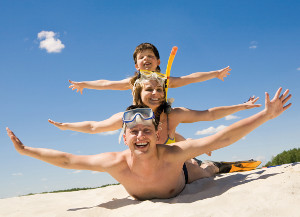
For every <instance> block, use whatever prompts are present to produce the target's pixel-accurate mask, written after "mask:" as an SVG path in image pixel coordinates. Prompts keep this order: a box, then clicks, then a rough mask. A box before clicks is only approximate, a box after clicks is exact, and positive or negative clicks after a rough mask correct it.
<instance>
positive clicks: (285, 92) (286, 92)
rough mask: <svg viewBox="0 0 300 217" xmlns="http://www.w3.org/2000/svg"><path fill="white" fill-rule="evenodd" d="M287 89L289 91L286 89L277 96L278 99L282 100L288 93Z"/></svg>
mask: <svg viewBox="0 0 300 217" xmlns="http://www.w3.org/2000/svg"><path fill="white" fill-rule="evenodd" d="M289 91H290V90H289V89H286V90H285V91H284V93H283V94H282V95H281V96H280V97H279V99H280V100H282V101H283V100H284V99H285V97H286V96H287V95H288V93H289Z"/></svg>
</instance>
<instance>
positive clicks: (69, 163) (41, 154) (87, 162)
mask: <svg viewBox="0 0 300 217" xmlns="http://www.w3.org/2000/svg"><path fill="white" fill-rule="evenodd" d="M6 131H7V134H8V136H9V138H10V139H11V141H12V142H13V144H14V146H15V149H16V150H17V151H18V152H19V153H20V154H21V155H26V156H29V157H33V158H36V159H38V160H41V161H44V162H47V163H49V164H52V165H54V166H58V167H62V168H65V169H78V170H94V171H99V172H104V171H105V168H108V167H111V166H112V164H113V163H112V161H113V160H114V159H115V158H116V156H115V155H116V153H113V152H111V153H102V154H98V155H86V156H84V155H82V156H80V155H73V154H69V153H66V152H61V151H57V150H53V149H46V148H32V147H28V146H25V145H24V144H23V143H22V142H21V141H20V140H19V139H18V137H16V136H15V134H14V133H13V132H12V131H11V130H10V129H9V128H6Z"/></svg>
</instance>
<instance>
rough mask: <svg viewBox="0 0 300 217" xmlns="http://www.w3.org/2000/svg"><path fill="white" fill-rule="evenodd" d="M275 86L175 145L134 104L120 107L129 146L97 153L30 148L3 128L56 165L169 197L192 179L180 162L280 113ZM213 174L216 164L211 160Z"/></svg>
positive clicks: (28, 151) (137, 194)
mask: <svg viewBox="0 0 300 217" xmlns="http://www.w3.org/2000/svg"><path fill="white" fill-rule="evenodd" d="M281 91H282V88H279V89H278V90H277V92H276V94H275V96H274V98H273V99H272V100H271V101H270V98H269V94H268V93H266V98H265V109H264V110H262V111H260V112H258V113H256V114H255V115H253V116H251V117H248V118H245V119H243V120H240V121H238V122H236V123H234V124H232V125H230V126H229V127H227V128H225V129H223V130H222V131H220V132H218V133H216V134H215V135H211V136H208V137H205V138H201V139H195V140H186V141H182V142H177V143H174V144H173V145H170V146H166V145H159V144H156V141H157V139H158V134H157V124H156V123H155V121H154V115H153V112H152V110H151V109H149V108H136V109H131V110H128V111H126V112H124V115H123V122H124V125H125V131H124V135H123V138H124V142H125V144H126V145H127V146H128V148H129V149H127V150H125V151H122V152H109V153H102V154H97V155H89V156H79V155H73V154H69V153H64V152H60V151H56V150H51V149H44V148H32V147H28V146H24V145H23V143H22V142H21V141H20V140H19V139H18V138H17V137H16V136H15V135H14V133H13V132H12V131H11V130H10V129H8V128H7V133H8V136H9V137H10V139H11V140H12V142H13V143H14V146H15V148H16V150H17V151H18V152H19V153H20V154H22V155H27V156H30V157H33V158H37V159H39V160H42V161H45V162H47V163H50V164H53V165H55V166H58V167H62V168H66V169H77V170H93V171H99V172H108V173H109V174H110V175H111V176H113V177H114V178H115V179H116V180H117V181H118V182H120V183H121V184H122V185H123V186H124V188H125V189H126V190H127V192H128V193H129V194H130V195H131V196H133V197H134V198H136V199H139V200H147V199H154V198H171V197H174V196H176V195H178V194H179V193H180V192H181V191H182V190H183V189H184V187H185V185H186V184H187V183H191V182H193V181H195V180H196V179H194V178H193V177H195V176H196V177H198V176H197V175H195V174H193V172H194V171H193V170H192V171H189V170H188V169H187V168H186V166H185V165H184V162H185V161H186V160H188V159H191V158H194V157H196V156H199V155H201V154H204V153H207V152H209V151H213V150H216V149H220V148H223V147H226V146H229V145H231V144H232V143H234V142H236V141H238V140H239V139H241V138H243V137H244V136H245V135H247V134H248V133H250V132H251V131H253V130H254V129H255V128H257V127H258V126H260V125H262V124H263V123H265V122H267V121H269V120H271V119H273V118H275V117H277V116H279V115H280V114H282V113H283V111H285V110H286V109H288V108H289V107H290V106H291V103H289V104H288V105H286V106H285V104H286V103H287V101H288V100H289V99H290V98H291V95H290V94H289V95H288V92H289V91H288V90H286V91H285V92H284V93H283V94H282V95H280V93H281ZM211 168H212V169H214V170H215V173H218V172H219V169H218V167H217V166H214V165H211Z"/></svg>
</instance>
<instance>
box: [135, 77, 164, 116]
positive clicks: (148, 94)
mask: <svg viewBox="0 0 300 217" xmlns="http://www.w3.org/2000/svg"><path fill="white" fill-rule="evenodd" d="M141 99H142V102H143V103H144V104H145V105H146V106H148V107H149V108H151V109H152V110H153V111H155V110H156V109H157V108H158V107H159V106H160V105H161V104H162V102H163V101H164V100H165V93H164V89H163V87H162V86H161V85H160V84H159V83H158V82H157V81H155V80H149V81H145V82H143V89H142V91H141Z"/></svg>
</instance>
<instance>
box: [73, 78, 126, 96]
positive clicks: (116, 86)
mask: <svg viewBox="0 0 300 217" xmlns="http://www.w3.org/2000/svg"><path fill="white" fill-rule="evenodd" d="M129 80H130V78H126V79H123V80H120V81H109V80H96V81H81V82H76V81H71V80H69V82H70V83H71V85H70V86H69V88H72V90H77V92H79V91H80V93H81V94H82V91H83V89H84V88H86V89H95V90H129V89H130V84H129Z"/></svg>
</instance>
